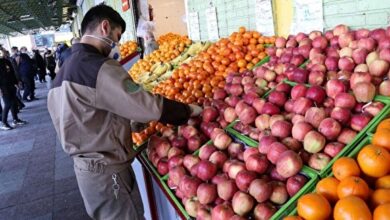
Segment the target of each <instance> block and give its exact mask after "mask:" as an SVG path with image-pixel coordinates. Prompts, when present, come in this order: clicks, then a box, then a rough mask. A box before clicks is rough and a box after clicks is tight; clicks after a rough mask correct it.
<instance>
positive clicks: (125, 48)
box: [119, 40, 138, 59]
mask: <svg viewBox="0 0 390 220" xmlns="http://www.w3.org/2000/svg"><path fill="white" fill-rule="evenodd" d="M137 48H138V45H137V42H135V41H131V40H129V41H126V42H125V43H123V44H121V45H120V47H119V50H120V53H121V57H122V59H123V58H125V57H127V56H129V55H131V54H133V53H134V52H135V51H137Z"/></svg>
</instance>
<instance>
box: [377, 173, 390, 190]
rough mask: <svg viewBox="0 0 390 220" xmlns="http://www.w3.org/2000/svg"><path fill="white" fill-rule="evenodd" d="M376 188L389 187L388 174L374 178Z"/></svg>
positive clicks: (389, 176) (389, 177) (389, 178)
mask: <svg viewBox="0 0 390 220" xmlns="http://www.w3.org/2000/svg"><path fill="white" fill-rule="evenodd" d="M375 188H376V189H390V175H387V176H383V177H381V178H379V179H377V180H376V182H375Z"/></svg>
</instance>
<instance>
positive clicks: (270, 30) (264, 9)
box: [255, 0, 275, 36]
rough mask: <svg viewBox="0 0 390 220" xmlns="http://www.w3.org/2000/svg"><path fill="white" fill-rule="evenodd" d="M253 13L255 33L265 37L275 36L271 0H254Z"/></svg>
mask: <svg viewBox="0 0 390 220" xmlns="http://www.w3.org/2000/svg"><path fill="white" fill-rule="evenodd" d="M255 11H256V13H255V20H256V29H257V31H258V32H260V33H262V34H263V35H266V36H273V35H275V26H274V17H273V13H272V3H271V0H256V5H255Z"/></svg>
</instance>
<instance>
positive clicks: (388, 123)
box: [376, 118, 390, 131]
mask: <svg viewBox="0 0 390 220" xmlns="http://www.w3.org/2000/svg"><path fill="white" fill-rule="evenodd" d="M381 129H390V118H388V119H385V120H383V121H381V123H379V125H378V127H377V128H376V130H377V131H378V130H381Z"/></svg>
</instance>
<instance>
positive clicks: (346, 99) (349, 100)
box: [334, 92, 356, 109]
mask: <svg viewBox="0 0 390 220" xmlns="http://www.w3.org/2000/svg"><path fill="white" fill-rule="evenodd" d="M334 102H335V106H336V107H340V108H346V109H353V108H354V107H355V105H356V100H355V97H353V95H351V94H349V93H346V92H342V93H339V94H337V95H336V97H335V99H334Z"/></svg>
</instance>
